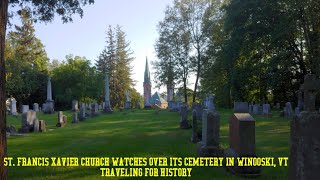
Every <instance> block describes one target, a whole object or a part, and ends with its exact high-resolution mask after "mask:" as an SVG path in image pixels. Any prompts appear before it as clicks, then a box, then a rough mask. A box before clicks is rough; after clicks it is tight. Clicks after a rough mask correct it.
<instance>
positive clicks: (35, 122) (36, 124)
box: [33, 119, 40, 132]
mask: <svg viewBox="0 0 320 180" xmlns="http://www.w3.org/2000/svg"><path fill="white" fill-rule="evenodd" d="M39 128H40V123H39V120H38V119H36V120H35V121H34V122H33V132H39Z"/></svg>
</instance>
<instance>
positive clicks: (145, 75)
mask: <svg viewBox="0 0 320 180" xmlns="http://www.w3.org/2000/svg"><path fill="white" fill-rule="evenodd" d="M144 82H145V83H151V82H150V71H149V64H148V57H146V68H145V71H144Z"/></svg>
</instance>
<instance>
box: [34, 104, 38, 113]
mask: <svg viewBox="0 0 320 180" xmlns="http://www.w3.org/2000/svg"><path fill="white" fill-rule="evenodd" d="M33 110H34V111H35V112H39V104H38V103H33Z"/></svg>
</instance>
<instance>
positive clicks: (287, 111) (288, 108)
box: [283, 102, 293, 118]
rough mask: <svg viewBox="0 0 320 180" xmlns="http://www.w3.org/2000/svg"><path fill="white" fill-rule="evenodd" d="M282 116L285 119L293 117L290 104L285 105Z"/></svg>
mask: <svg viewBox="0 0 320 180" xmlns="http://www.w3.org/2000/svg"><path fill="white" fill-rule="evenodd" d="M283 112H284V116H285V117H287V118H291V117H293V110H292V106H291V103H290V102H287V103H286V106H285V108H284V109H283Z"/></svg>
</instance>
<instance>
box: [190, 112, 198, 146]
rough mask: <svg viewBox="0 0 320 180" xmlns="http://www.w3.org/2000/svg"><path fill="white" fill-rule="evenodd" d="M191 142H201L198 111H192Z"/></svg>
mask: <svg viewBox="0 0 320 180" xmlns="http://www.w3.org/2000/svg"><path fill="white" fill-rule="evenodd" d="M191 142H192V143H197V142H199V137H198V120H197V110H196V109H193V110H192V136H191Z"/></svg>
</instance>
